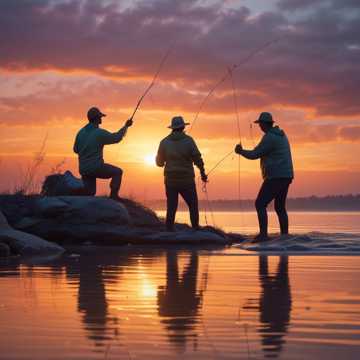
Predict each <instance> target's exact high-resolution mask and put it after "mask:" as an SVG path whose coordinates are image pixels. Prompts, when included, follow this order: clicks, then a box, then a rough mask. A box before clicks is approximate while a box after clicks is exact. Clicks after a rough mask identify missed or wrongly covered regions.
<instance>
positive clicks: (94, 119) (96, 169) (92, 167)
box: [74, 107, 133, 200]
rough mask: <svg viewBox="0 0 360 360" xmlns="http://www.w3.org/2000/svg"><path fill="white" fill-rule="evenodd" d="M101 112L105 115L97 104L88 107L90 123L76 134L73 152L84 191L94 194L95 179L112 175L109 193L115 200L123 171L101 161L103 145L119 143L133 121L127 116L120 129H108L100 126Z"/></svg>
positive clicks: (107, 177) (102, 158) (86, 193)
mask: <svg viewBox="0 0 360 360" xmlns="http://www.w3.org/2000/svg"><path fill="white" fill-rule="evenodd" d="M104 116H106V115H105V114H103V113H102V112H101V111H100V110H99V109H98V108H96V107H92V108H90V109H89V111H88V113H87V117H88V120H89V123H88V124H87V125H86V126H84V127H83V128H82V129H81V130H80V131H79V132H78V134H77V135H76V139H75V144H74V152H75V153H76V154H78V156H79V172H80V174H81V177H82V180H83V182H84V187H85V190H84V193H85V195H91V196H93V195H95V194H96V179H111V182H110V189H111V192H110V197H111V198H113V199H115V200H118V198H119V197H118V194H119V190H120V186H121V178H122V174H123V171H122V169H120V168H118V167H116V166H113V165H109V164H105V163H104V157H103V148H104V146H105V145H110V144H116V143H119V142H120V141H121V140H122V139H123V137H124V136H125V134H126V132H127V129H128V128H129V127H130V126H131V125H132V124H133V121H132V119H129V120H127V121H126V123H125V126H123V127H122V128H121V129H120V130H119V131H117V132H115V133H110V132H109V131H106V130H104V129H100V127H99V125H100V124H101V122H102V118H103V117H104Z"/></svg>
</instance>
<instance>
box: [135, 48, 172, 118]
mask: <svg viewBox="0 0 360 360" xmlns="http://www.w3.org/2000/svg"><path fill="white" fill-rule="evenodd" d="M174 46H175V44H172V45H171V46H170V47H169V48H168V50H167V51H166V53H165V55H164V56H163V58H162V59H161V61H160V64H159V66H158V68H157V70H156V72H155V74H154V77H153V79H152V81H151V82H150V84H149V85H148V87H147V88H146V89H145V91H144V93H143V94H142V95H141V96H140V98H139V100H138V102H137V104H136V106H135V109H134V111H133V113H132V115H131V117H130V119H133V117H134V116H135V114H136V112H137V111H138V109H139V107H140V105H141V103H142V101H143V100H144V99H145V97H146V95H147V94H148V93H149V91H150V90H151V88H152V87H153V86H154V85H155V82H156V80H157V78H158V76H159V74H160V71H161V70H162V68H163V66H164V64H165V62H166V60H167V58H168V57H169V55H170V53H171V51H172V50H173V48H174Z"/></svg>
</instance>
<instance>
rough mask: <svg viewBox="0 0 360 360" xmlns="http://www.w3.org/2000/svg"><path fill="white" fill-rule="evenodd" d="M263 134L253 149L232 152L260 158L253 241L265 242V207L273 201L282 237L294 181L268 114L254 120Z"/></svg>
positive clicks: (285, 145) (286, 147)
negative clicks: (255, 234) (259, 177)
mask: <svg viewBox="0 0 360 360" xmlns="http://www.w3.org/2000/svg"><path fill="white" fill-rule="evenodd" d="M255 123H257V124H259V126H260V129H261V130H262V131H263V132H264V133H265V135H264V136H263V138H262V139H261V141H260V143H259V144H258V145H257V146H256V147H255V148H254V149H253V150H245V149H243V148H242V146H241V144H238V145H236V148H235V152H236V153H237V154H239V155H242V156H244V157H245V158H247V159H250V160H255V159H260V166H261V172H262V177H263V179H264V182H263V184H262V186H261V188H260V191H259V194H258V196H257V199H256V202H255V206H256V211H257V214H258V219H259V228H260V233H259V235H257V236H256V237H255V241H266V240H268V218H267V211H266V207H267V206H268V204H269V203H270V202H271V201H272V200H274V199H275V211H276V214H277V216H278V218H279V224H280V231H281V234H282V235H285V234H288V233H289V221H288V215H287V212H286V207H285V204H286V197H287V193H288V189H289V186H290V184H291V182H292V180H293V178H294V169H293V163H292V158H291V151H290V144H289V141H288V138H287V137H286V135H285V133H284V131H283V130H281V129H280V128H279V127H278V126H274V121H273V118H272V116H271V114H270V113H268V112H263V113H261V114H260V116H259V119H258V120H256V121H255Z"/></svg>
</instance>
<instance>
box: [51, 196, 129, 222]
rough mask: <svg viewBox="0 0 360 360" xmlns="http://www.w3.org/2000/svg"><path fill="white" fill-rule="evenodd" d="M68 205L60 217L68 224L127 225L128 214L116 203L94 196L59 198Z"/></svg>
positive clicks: (124, 208)
mask: <svg viewBox="0 0 360 360" xmlns="http://www.w3.org/2000/svg"><path fill="white" fill-rule="evenodd" d="M57 199H58V200H60V201H63V202H64V203H66V204H67V205H68V207H67V208H66V210H65V211H64V212H63V214H62V216H63V218H64V219H66V222H67V223H69V224H101V223H107V224H113V225H129V224H130V223H131V219H130V215H129V212H128V211H127V209H126V207H125V206H124V205H123V204H121V203H119V202H118V201H115V200H111V199H109V198H102V197H95V196H59V197H57Z"/></svg>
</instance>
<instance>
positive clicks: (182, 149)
mask: <svg viewBox="0 0 360 360" xmlns="http://www.w3.org/2000/svg"><path fill="white" fill-rule="evenodd" d="M186 125H188V123H185V122H184V119H183V118H182V117H181V116H175V117H174V118H173V119H172V121H171V125H170V126H169V128H170V129H172V132H171V133H170V135H168V136H167V137H166V138H164V139H163V140H162V141H161V142H160V145H159V149H158V153H157V156H156V164H157V165H158V166H160V167H163V166H165V169H164V175H165V188H166V198H167V212H166V228H167V230H168V231H173V230H174V222H175V215H176V210H177V206H178V197H179V194H180V195H181V196H182V197H183V199H184V200H185V202H186V204H187V205H188V207H189V210H190V220H191V225H192V227H193V228H194V229H198V227H199V208H198V197H197V193H196V185H195V173H194V166H193V164H195V165H196V166H197V167H198V168H199V170H200V174H201V179H202V180H203V181H204V182H206V181H207V176H206V174H205V168H204V162H203V160H202V157H201V154H200V151H199V149H198V148H197V146H196V144H195V141H194V140H193V138H192V137H190V136H188V135H186V134H185V132H184V130H185V126H186Z"/></svg>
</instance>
